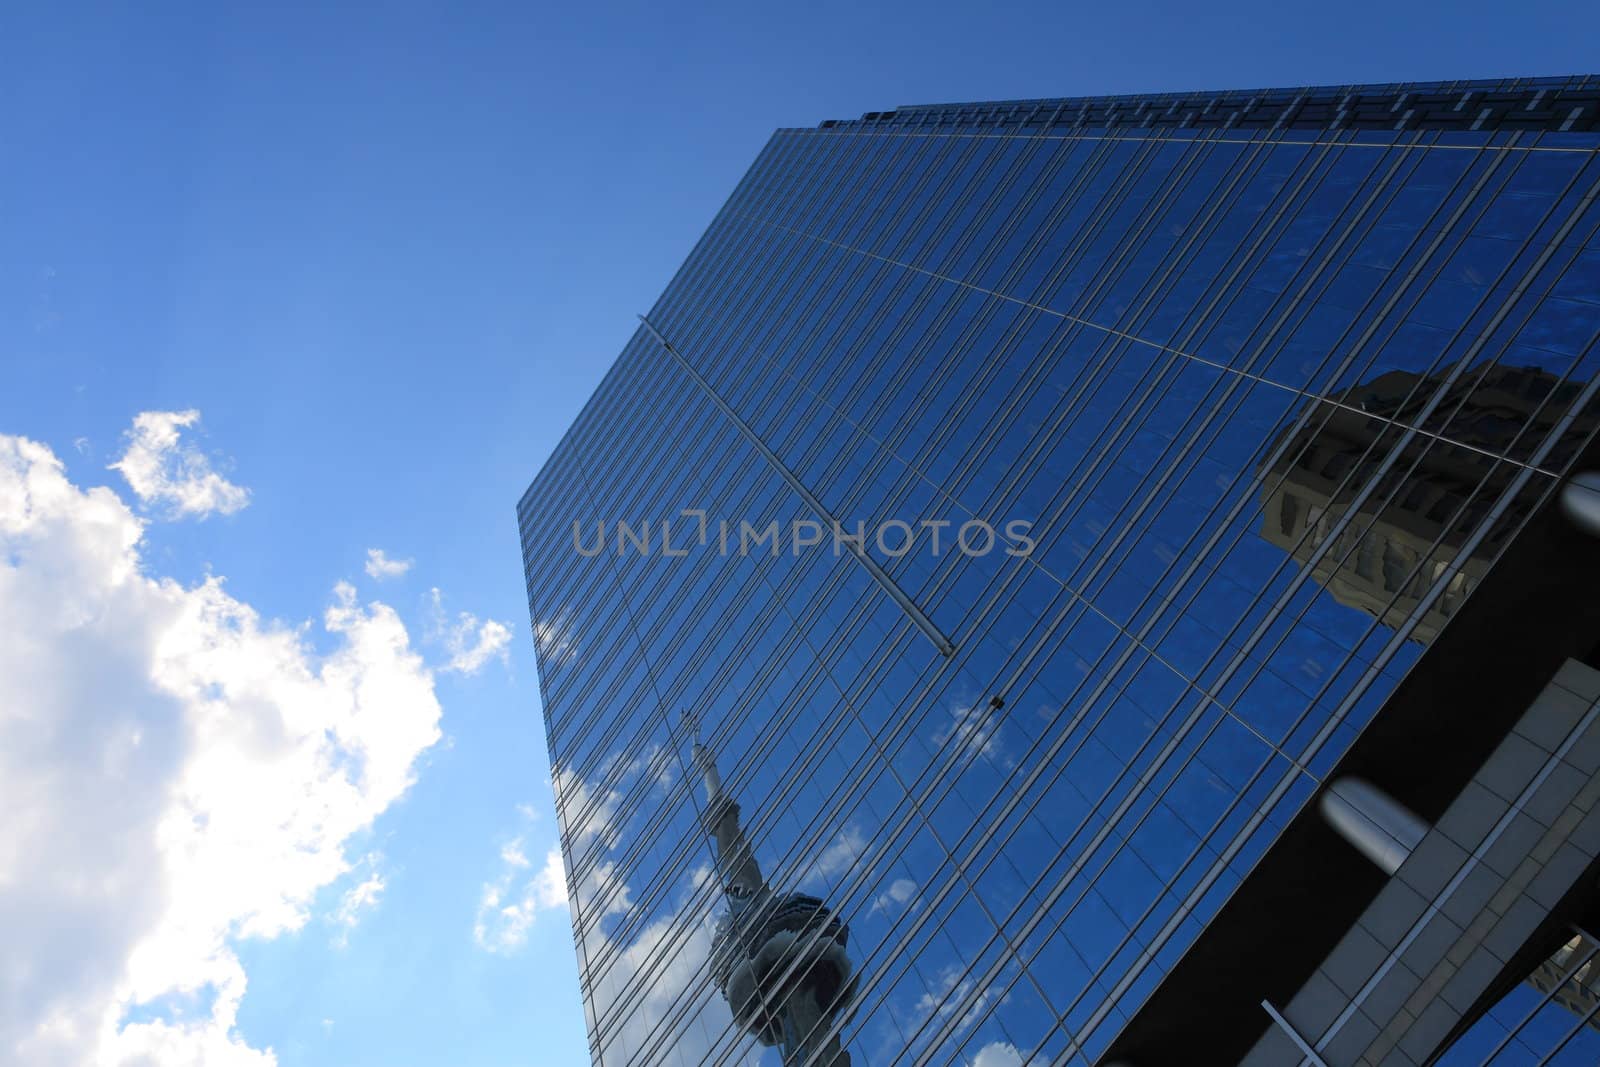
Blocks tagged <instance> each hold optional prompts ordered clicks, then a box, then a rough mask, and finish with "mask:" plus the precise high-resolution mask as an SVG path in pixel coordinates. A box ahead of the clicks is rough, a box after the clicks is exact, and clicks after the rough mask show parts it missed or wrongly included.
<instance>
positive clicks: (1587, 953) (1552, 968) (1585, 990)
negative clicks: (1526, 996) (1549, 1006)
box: [1528, 933, 1600, 1030]
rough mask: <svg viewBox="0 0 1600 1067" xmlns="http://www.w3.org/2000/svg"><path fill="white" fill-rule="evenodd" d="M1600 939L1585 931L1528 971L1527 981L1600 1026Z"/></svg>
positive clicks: (1586, 1021)
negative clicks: (1598, 958) (1530, 971)
mask: <svg viewBox="0 0 1600 1067" xmlns="http://www.w3.org/2000/svg"><path fill="white" fill-rule="evenodd" d="M1597 954H1600V941H1596V940H1595V939H1594V938H1593V937H1592V936H1590V935H1589V934H1587V933H1576V934H1573V935H1572V938H1571V940H1569V941H1568V942H1567V943H1566V944H1564V945H1562V946H1561V947H1560V948H1558V949H1556V951H1555V952H1554V953H1553V954H1551V956H1550V958H1549V959H1547V960H1545V961H1544V962H1543V963H1541V964H1539V966H1538V967H1536V968H1534V971H1533V973H1532V974H1530V975H1528V984H1529V985H1531V986H1532V987H1533V988H1534V989H1537V990H1538V991H1539V992H1540V993H1543V994H1545V995H1546V996H1548V997H1549V998H1550V1000H1551V1002H1552V1003H1555V1004H1559V1005H1560V1006H1561V1007H1563V1008H1566V1009H1567V1010H1568V1011H1570V1012H1571V1013H1572V1014H1573V1015H1575V1016H1577V1017H1578V1018H1579V1019H1581V1020H1583V1023H1584V1025H1586V1026H1588V1027H1590V1028H1592V1029H1597V1030H1600V960H1597V959H1596V958H1595V957H1596V955H1597Z"/></svg>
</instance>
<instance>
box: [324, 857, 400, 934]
mask: <svg viewBox="0 0 1600 1067" xmlns="http://www.w3.org/2000/svg"><path fill="white" fill-rule="evenodd" d="M379 860H380V857H378V856H375V855H374V856H368V857H367V859H366V863H367V866H368V869H369V872H370V873H368V875H367V877H365V878H363V879H362V880H361V881H359V882H357V883H356V884H355V885H353V886H351V887H350V888H349V889H347V890H345V891H344V894H343V895H342V896H341V897H340V898H339V906H338V907H337V908H335V909H334V912H333V915H332V916H331V919H332V922H333V924H334V925H335V926H337V927H338V933H336V934H335V935H334V939H333V943H334V944H335V945H336V946H338V947H341V948H342V947H344V946H345V945H346V944H348V943H349V940H350V931H352V930H354V929H355V928H356V926H357V925H358V924H359V923H360V922H361V917H362V915H364V914H365V913H366V912H369V911H371V910H372V909H373V908H376V907H377V906H378V901H379V900H380V899H381V898H382V897H383V891H384V890H385V889H387V888H389V884H388V882H387V881H385V879H384V877H383V874H382V872H380V871H379V870H378V869H377V865H378V862H379Z"/></svg>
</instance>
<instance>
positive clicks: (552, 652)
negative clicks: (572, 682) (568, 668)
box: [533, 615, 577, 668]
mask: <svg viewBox="0 0 1600 1067" xmlns="http://www.w3.org/2000/svg"><path fill="white" fill-rule="evenodd" d="M533 644H534V647H535V648H537V649H538V650H539V662H540V663H542V664H544V665H545V666H546V668H549V667H561V666H565V665H566V663H567V661H568V660H570V659H572V656H573V654H574V653H575V652H577V643H576V641H575V640H574V638H573V636H572V627H571V624H570V622H569V621H568V619H567V617H566V616H565V615H563V616H561V617H560V618H555V619H535V620H534V623H533Z"/></svg>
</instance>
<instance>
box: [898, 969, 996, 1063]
mask: <svg viewBox="0 0 1600 1067" xmlns="http://www.w3.org/2000/svg"><path fill="white" fill-rule="evenodd" d="M973 989H974V982H973V980H972V978H971V977H970V976H969V977H965V978H963V977H961V967H960V966H957V965H952V966H949V967H946V968H944V969H943V970H942V971H940V972H939V986H938V991H937V992H933V991H929V992H927V993H924V994H922V996H921V997H919V998H917V1009H916V1010H917V1015H918V1016H920V1017H922V1018H928V1017H930V1016H931V1017H933V1018H934V1019H937V1020H940V1021H941V1022H943V1021H944V1020H947V1019H949V1018H950V1017H951V1016H952V1015H954V1014H955V1013H956V1011H958V1010H960V1009H961V1007H962V1005H963V1003H964V1002H965V1001H966V999H967V996H968V995H969V994H970V993H972V992H973ZM996 999H1001V1000H1003V999H1004V998H997V996H996V990H994V989H982V990H978V991H977V996H975V997H973V999H972V1002H971V1004H968V1005H967V1006H966V1010H964V1011H962V1012H961V1017H960V1021H958V1022H957V1023H956V1024H955V1025H954V1026H951V1027H949V1029H948V1031H947V1032H946V1034H945V1038H944V1039H945V1040H951V1039H953V1038H955V1037H956V1035H958V1034H960V1033H961V1032H962V1031H964V1030H966V1029H967V1028H968V1027H970V1026H972V1025H973V1024H975V1023H976V1022H977V1021H978V1020H979V1019H981V1018H982V1017H983V1014H984V1012H986V1011H987V1010H988V1008H989V1005H990V1004H991V1003H993V1002H994V1001H995V1000H996ZM925 1036H926V1032H925ZM1002 1062H1003V1061H1002Z"/></svg>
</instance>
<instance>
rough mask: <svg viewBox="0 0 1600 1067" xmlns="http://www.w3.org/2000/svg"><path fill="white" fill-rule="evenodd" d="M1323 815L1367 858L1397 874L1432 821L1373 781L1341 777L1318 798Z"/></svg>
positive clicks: (1387, 871)
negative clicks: (1416, 812) (1426, 819)
mask: <svg viewBox="0 0 1600 1067" xmlns="http://www.w3.org/2000/svg"><path fill="white" fill-rule="evenodd" d="M1317 804H1318V807H1319V808H1320V809H1321V810H1322V817H1323V818H1324V819H1327V820H1328V825H1330V826H1332V827H1333V828H1334V829H1335V830H1337V831H1339V835H1340V836H1341V837H1343V838H1344V839H1345V840H1346V841H1348V842H1350V843H1351V844H1352V845H1354V846H1355V847H1356V850H1357V851H1359V852H1360V853H1361V854H1362V855H1363V856H1365V857H1367V859H1369V860H1371V861H1372V862H1373V863H1376V864H1377V865H1378V866H1379V867H1382V868H1383V872H1384V873H1385V874H1393V873H1394V872H1395V871H1397V870H1399V869H1400V865H1401V864H1402V863H1404V862H1405V861H1406V857H1407V856H1409V855H1411V850H1412V849H1414V848H1416V847H1417V845H1418V844H1419V843H1420V842H1421V841H1422V837H1423V835H1424V834H1426V833H1427V832H1428V824H1427V823H1425V822H1423V821H1422V819H1420V818H1418V817H1417V815H1416V814H1415V813H1414V812H1412V811H1411V810H1410V809H1409V808H1407V807H1405V806H1404V805H1403V804H1401V803H1400V802H1399V801H1397V800H1395V799H1394V798H1393V797H1391V796H1390V795H1389V794H1388V793H1385V792H1384V791H1383V790H1381V789H1379V788H1378V787H1377V786H1375V785H1373V784H1372V783H1371V782H1367V781H1363V780H1362V779H1360V778H1348V777H1347V778H1340V779H1339V780H1338V781H1336V782H1334V783H1333V784H1332V785H1330V786H1328V788H1327V789H1326V790H1324V791H1323V793H1322V796H1321V798H1319V799H1318V801H1317Z"/></svg>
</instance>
